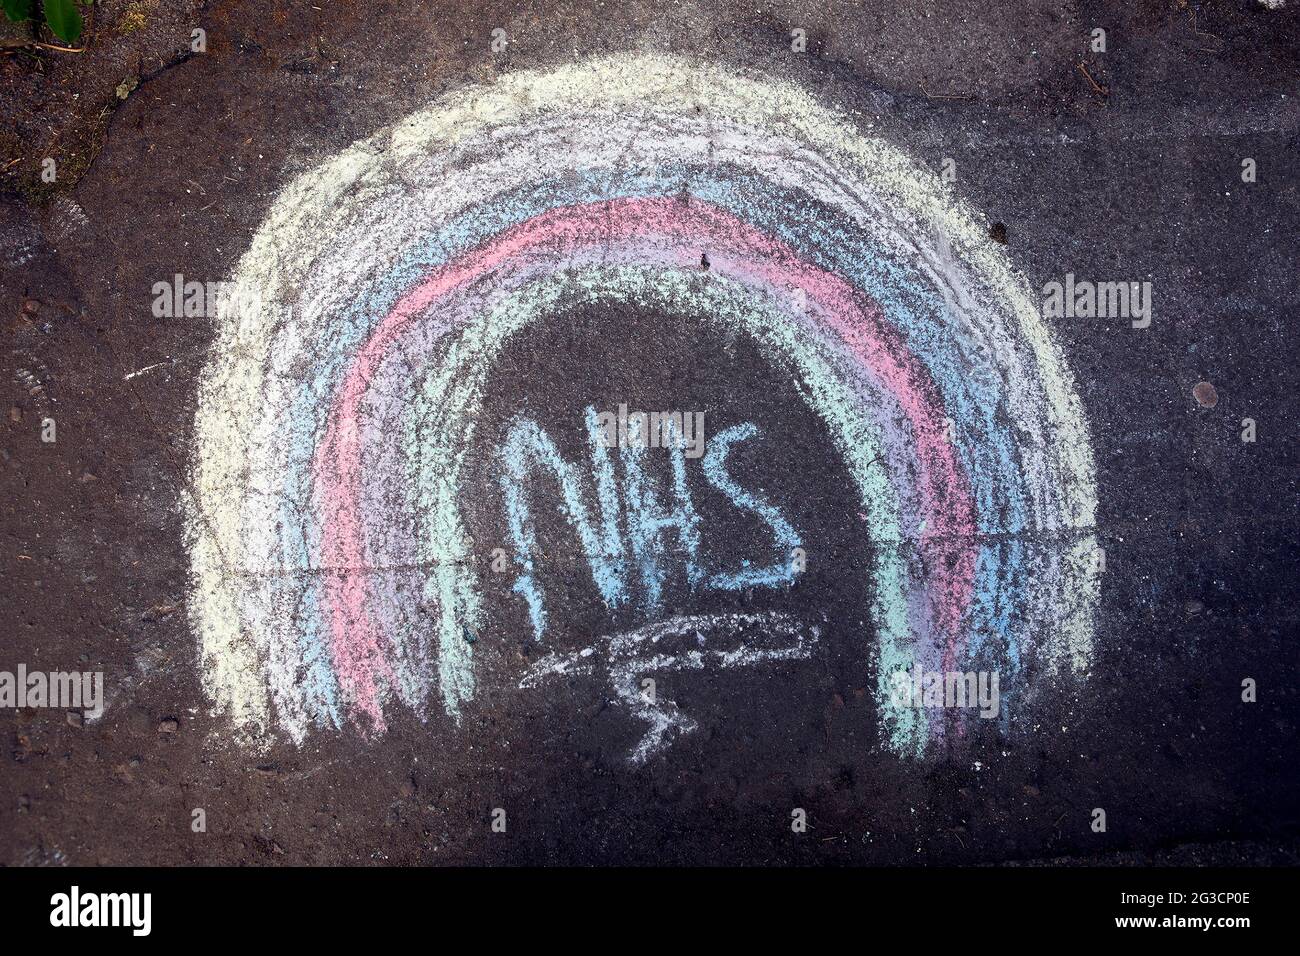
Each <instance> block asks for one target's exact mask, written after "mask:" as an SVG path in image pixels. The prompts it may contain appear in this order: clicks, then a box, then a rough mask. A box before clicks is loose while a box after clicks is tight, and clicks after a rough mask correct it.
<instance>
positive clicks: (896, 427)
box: [186, 55, 1099, 754]
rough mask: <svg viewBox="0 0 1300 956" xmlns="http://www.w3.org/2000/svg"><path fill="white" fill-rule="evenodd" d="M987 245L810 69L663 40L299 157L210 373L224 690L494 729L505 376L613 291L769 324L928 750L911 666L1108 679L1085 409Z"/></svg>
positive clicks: (322, 712)
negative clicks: (499, 391)
mask: <svg viewBox="0 0 1300 956" xmlns="http://www.w3.org/2000/svg"><path fill="white" fill-rule="evenodd" d="M987 234H988V230H987V226H986V225H983V224H982V223H981V219H980V217H979V216H978V215H976V214H975V213H973V212H972V211H970V210H969V209H968V208H967V207H966V206H965V205H964V204H963V202H962V201H960V200H959V199H958V198H957V197H955V196H954V195H953V194H952V193H951V191H950V190H949V189H948V188H947V187H945V186H944V185H943V184H942V183H940V181H939V180H938V178H937V177H936V176H935V175H934V174H933V173H932V172H930V171H928V170H925V169H922V168H921V167H919V166H917V165H916V164H915V163H914V162H913V161H911V160H910V159H909V158H908V157H907V156H905V155H904V154H903V153H901V152H900V151H899V150H898V149H897V148H895V147H893V146H891V145H890V144H888V143H887V142H885V141H883V140H881V139H879V138H875V137H872V136H868V135H864V134H863V133H862V132H860V131H859V130H858V129H857V127H856V125H855V123H854V121H853V120H852V118H851V117H849V116H848V115H846V114H844V113H842V112H840V111H838V110H836V109H834V108H831V107H829V106H826V105H822V104H821V103H819V102H818V101H817V100H816V99H814V98H813V97H812V96H811V95H809V94H808V93H807V92H805V91H804V90H802V89H801V88H799V87H797V86H796V85H793V84H791V83H788V82H785V81H778V80H774V79H770V78H764V77H757V76H745V75H741V74H738V73H736V72H735V71H734V70H732V69H729V68H721V67H713V66H709V65H701V64H699V63H696V62H694V61H691V62H687V61H685V60H682V59H677V58H673V57H669V56H659V55H615V56H608V57H602V58H598V59H593V60H589V61H585V62H582V63H578V64H575V65H568V66H563V67H559V68H556V69H552V70H549V71H539V72H521V73H516V74H511V75H508V76H505V77H502V78H500V79H499V80H498V81H496V82H495V83H493V84H491V85H488V86H474V87H472V88H467V89H464V90H461V91H459V92H455V93H453V94H451V95H448V96H446V97H444V98H442V99H441V100H439V101H437V102H436V103H434V104H433V105H431V106H430V107H429V108H427V109H425V110H422V111H420V112H418V113H416V114H414V115H412V116H410V117H409V118H407V119H406V120H404V121H402V122H401V123H399V124H397V125H396V126H395V127H393V128H390V129H387V130H384V131H382V132H380V133H378V134H376V135H374V136H373V137H371V138H369V139H367V140H365V141H362V142H359V143H357V144H355V145H353V146H352V147H350V148H348V149H346V150H344V151H342V152H341V153H339V154H338V155H336V156H334V157H333V158H331V159H329V160H328V161H326V162H324V163H323V164H321V165H320V166H318V167H317V168H315V169H313V170H311V171H310V172H308V173H306V174H303V175H301V176H299V177H297V178H296V179H294V180H293V181H292V182H291V183H289V185H288V186H287V187H285V188H284V189H283V191H282V192H281V194H280V195H279V197H278V198H277V199H276V201H275V202H274V204H273V206H272V208H271V211H270V213H269V215H268V216H267V218H266V221H265V222H264V223H263V225H262V226H261V228H260V229H259V230H258V232H257V233H256V235H255V237H254V238H253V241H252V244H251V247H250V248H249V250H248V251H247V253H246V254H245V255H244V257H243V259H242V261H241V262H240V264H239V267H238V270H237V274H236V277H235V290H236V294H235V295H233V296H232V297H231V303H232V304H231V305H230V306H229V307H228V308H226V309H225V310H224V311H223V313H222V315H221V318H220V321H219V329H218V336H217V339H216V342H215V344H214V347H213V349H212V352H211V357H210V360H209V364H208V367H207V369H206V371H205V374H204V376H203V379H202V381H201V384H200V386H199V394H198V410H197V416H196V425H195V436H196V438H195V445H194V454H193V473H192V476H191V485H190V490H189V492H188V494H187V498H186V512H187V528H188V538H189V548H190V553H191V561H192V594H191V602H190V608H191V615H192V618H193V621H194V624H195V627H196V630H197V632H198V635H199V637H200V640H201V649H202V660H203V666H204V678H205V687H206V690H207V692H208V693H209V694H210V696H211V698H212V699H213V701H214V702H215V705H216V707H217V709H218V711H220V712H222V713H224V714H226V715H228V716H229V717H230V718H231V719H232V720H233V721H235V722H236V723H237V724H239V725H241V726H245V727H256V728H262V729H271V728H275V727H278V728H280V729H282V730H283V731H284V732H286V733H287V734H288V735H289V736H290V737H291V738H292V739H294V740H295V741H299V742H300V741H302V740H303V738H304V737H305V735H306V734H307V733H308V732H309V731H310V730H311V729H312V728H337V727H343V726H344V725H347V724H349V723H351V724H355V725H356V726H357V727H359V728H360V729H361V731H362V732H364V733H367V734H378V733H381V732H382V731H383V730H384V729H385V721H386V714H390V713H391V710H392V708H393V707H395V706H406V707H410V708H412V709H413V710H415V711H416V712H417V713H420V714H427V713H429V712H430V708H431V707H433V706H437V705H441V708H442V709H443V710H445V712H446V713H447V714H449V715H451V717H452V718H455V719H459V718H460V715H461V714H462V713H463V709H464V708H465V707H466V706H467V705H468V704H469V703H470V702H471V701H472V700H473V699H474V696H475V682H476V678H475V668H474V655H473V646H472V645H471V643H469V642H467V641H466V639H465V634H466V631H467V629H473V630H477V626H478V624H479V623H480V622H481V620H482V616H483V610H482V606H481V601H482V598H481V594H480V590H479V586H478V582H477V581H476V572H475V569H474V564H473V562H472V561H471V558H472V557H474V553H473V547H472V545H471V543H470V541H469V539H468V536H467V532H466V528H465V519H464V516H463V514H462V510H461V509H462V507H463V504H464V503H463V502H462V500H461V496H462V489H461V485H460V478H461V470H462V466H463V463H464V459H465V455H466V450H467V449H468V448H469V447H471V443H472V442H473V441H474V439H475V424H476V420H477V411H478V409H479V406H480V403H481V400H482V394H483V390H484V387H485V382H486V381H487V379H488V376H489V375H490V374H491V372H492V369H493V366H494V361H495V358H496V357H497V356H498V355H499V353H500V350H501V348H502V347H503V345H504V344H505V343H506V342H507V341H508V340H509V338H510V336H511V335H513V334H514V333H516V332H517V331H519V330H520V329H522V328H525V327H527V326H528V325H529V324H530V323H532V322H534V321H536V320H538V319H540V318H542V317H545V316H547V315H553V314H556V312H557V310H560V309H562V308H563V307H565V306H568V305H572V304H573V303H584V302H585V303H590V304H595V305H599V304H602V303H611V302H619V301H622V302H630V303H635V304H638V305H645V306H655V307H658V308H661V309H666V310H673V311H675V312H678V313H683V314H690V315H698V316H701V317H702V320H703V321H709V322H716V323H718V324H719V325H720V326H723V327H726V328H729V329H735V328H741V329H744V330H745V331H746V332H747V333H748V334H750V335H751V336H753V338H754V340H755V341H756V342H757V343H759V345H760V347H761V348H762V349H763V350H764V352H765V353H766V354H767V355H768V356H769V358H770V361H771V363H772V365H773V366H774V367H775V368H777V369H779V370H781V371H782V372H783V373H784V374H788V375H790V376H791V378H792V380H793V381H794V382H795V383H796V386H797V387H798V389H799V391H800V393H801V394H802V396H803V398H804V399H805V401H806V402H807V403H808V405H809V407H810V408H811V409H812V410H813V411H814V412H815V413H816V414H817V415H819V416H820V417H821V419H822V420H823V421H824V422H825V424H826V427H827V430H828V432H829V434H830V435H831V436H832V439H833V441H834V442H835V444H836V448H837V451H838V453H839V454H840V455H841V456H842V457H843V459H844V461H845V463H846V466H847V471H848V473H849V474H850V475H851V477H852V480H853V485H854V487H853V488H852V489H850V494H851V496H852V497H853V498H855V499H856V503H857V504H858V506H859V507H860V509H861V511H862V513H863V515H864V516H865V517H866V518H867V522H868V523H867V527H868V529H869V533H870V535H871V540H872V549H871V550H872V554H871V557H870V562H871V575H870V579H869V580H868V581H866V582H864V587H865V588H867V589H869V600H870V604H871V609H872V617H873V621H872V624H873V631H874V633H875V635H876V645H875V648H874V654H875V658H876V666H877V672H878V687H877V689H876V693H877V698H878V701H879V705H880V715H881V727H882V733H883V735H884V737H885V739H886V741H887V742H888V744H889V745H890V746H891V747H892V748H893V749H894V750H896V751H897V752H899V753H900V754H920V753H923V752H924V751H925V748H926V745H927V742H928V741H929V740H931V739H932V738H933V737H934V736H935V735H937V734H939V733H941V732H942V731H941V726H940V725H941V723H942V721H940V720H938V719H936V718H934V717H933V716H931V715H927V713H926V712H925V711H923V710H916V709H905V708H900V707H894V706H891V705H890V703H889V689H890V684H889V678H890V675H891V674H892V673H895V672H897V671H899V670H910V669H913V668H916V667H921V668H923V669H925V670H948V669H952V668H953V667H954V666H962V667H964V666H965V665H966V664H968V663H970V662H974V661H977V660H986V661H994V662H996V663H997V664H998V666H1000V667H1001V668H1002V669H1004V670H1009V671H1010V672H1011V673H1012V674H1015V673H1019V672H1020V671H1021V669H1022V668H1026V667H1028V666H1029V664H1030V663H1031V662H1032V663H1033V664H1034V665H1035V666H1036V668H1037V669H1038V671H1039V672H1041V673H1054V674H1063V675H1068V674H1080V673H1085V674H1086V671H1087V669H1088V667H1089V662H1090V658H1091V653H1092V642H1093V615H1094V610H1095V606H1096V603H1097V599H1098V588H1099V585H1098V576H1097V573H1096V570H1095V569H1094V562H1093V555H1094V552H1095V549H1096V542H1095V540H1094V537H1093V526H1094V520H1095V510H1096V492H1095V482H1094V467H1093V460H1092V453H1091V449H1090V444H1089V440H1088V434H1087V428H1086V424H1085V421H1084V416H1083V412H1082V408H1081V405H1080V402H1079V400H1078V398H1077V396H1076V394H1075V392H1074V388H1073V384H1072V380H1071V376H1070V374H1069V372H1068V370H1067V368H1066V366H1065V363H1064V361H1063V357H1062V355H1061V353H1060V352H1059V350H1058V349H1057V347H1056V346H1055V345H1054V343H1053V341H1052V338H1051V336H1050V334H1049V331H1048V329H1047V328H1045V326H1044V324H1043V322H1042V321H1041V319H1040V317H1039V315H1038V312H1037V309H1036V307H1035V304H1034V303H1033V302H1032V301H1031V300H1030V298H1029V297H1028V295H1027V294H1026V292H1025V291H1024V290H1025V288H1026V286H1025V283H1024V281H1023V280H1022V279H1021V278H1020V277H1019V276H1018V275H1016V274H1015V273H1014V271H1013V270H1012V269H1011V268H1010V266H1009V265H1008V263H1007V261H1006V258H1005V255H1004V253H1003V252H1002V250H1001V249H1000V248H998V247H997V246H995V245H993V244H992V243H991V242H990V241H989V240H988V238H987ZM704 256H707V260H708V268H707V269H704V268H702V267H701V263H702V257H704ZM869 652H870V649H868V648H864V658H865V657H866V656H867V655H868V654H869ZM1009 683H1010V681H1007V680H1006V679H1005V678H1004V687H1005V686H1006V685H1007V684H1009Z"/></svg>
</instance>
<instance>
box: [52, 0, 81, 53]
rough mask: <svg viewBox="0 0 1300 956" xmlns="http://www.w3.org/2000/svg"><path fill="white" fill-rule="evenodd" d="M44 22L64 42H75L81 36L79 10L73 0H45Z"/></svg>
mask: <svg viewBox="0 0 1300 956" xmlns="http://www.w3.org/2000/svg"><path fill="white" fill-rule="evenodd" d="M45 22H46V23H48V24H49V25H50V29H51V30H53V31H54V35H55V36H56V37H58V38H59V39H60V40H63V41H64V42H65V43H76V42H77V38H78V37H80V36H81V11H79V10H78V9H77V4H76V2H75V0H45Z"/></svg>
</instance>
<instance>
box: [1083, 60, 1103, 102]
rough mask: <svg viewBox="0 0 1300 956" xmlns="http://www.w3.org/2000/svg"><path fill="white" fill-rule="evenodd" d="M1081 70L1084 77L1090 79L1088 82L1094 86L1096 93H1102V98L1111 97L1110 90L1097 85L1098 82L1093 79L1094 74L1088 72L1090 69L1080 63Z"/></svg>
mask: <svg viewBox="0 0 1300 956" xmlns="http://www.w3.org/2000/svg"><path fill="white" fill-rule="evenodd" d="M1079 69H1080V70H1081V71H1082V72H1083V75H1084V76H1086V77H1087V78H1088V82H1089V83H1091V84H1092V88H1093V90H1094V91H1096V92H1097V93H1100V94H1101V95H1102V96H1110V91H1109V90H1107V89H1106V88H1105V87H1104V86H1098V85H1097V81H1096V80H1094V79H1093V78H1092V74H1091V73H1089V72H1088V68H1087V67H1086V66H1084V65H1083V64H1082V63H1080V64H1079Z"/></svg>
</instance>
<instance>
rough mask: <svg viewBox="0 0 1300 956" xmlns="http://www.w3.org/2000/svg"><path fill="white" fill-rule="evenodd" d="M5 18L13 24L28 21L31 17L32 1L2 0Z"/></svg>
mask: <svg viewBox="0 0 1300 956" xmlns="http://www.w3.org/2000/svg"><path fill="white" fill-rule="evenodd" d="M2 2H3V3H4V8H5V16H7V17H8V18H9V19H10V20H12V21H13V22H14V23H20V22H22V21H23V20H29V19H31V16H32V0H2Z"/></svg>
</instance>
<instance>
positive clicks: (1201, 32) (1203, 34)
mask: <svg viewBox="0 0 1300 956" xmlns="http://www.w3.org/2000/svg"><path fill="white" fill-rule="evenodd" d="M1192 32H1193V33H1195V34H1196V35H1197V36H1199V37H1209V38H1210V39H1212V40H1217V41H1218V42H1219V43H1222V42H1224V41H1223V37H1221V36H1217V35H1216V34H1213V33H1206V32H1205V31H1204V30H1200V29H1198V28H1197V26H1196V11H1195V10H1193V11H1192ZM1201 52H1202V53H1218V52H1219V51H1218V50H1206V49H1202V50H1201Z"/></svg>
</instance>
